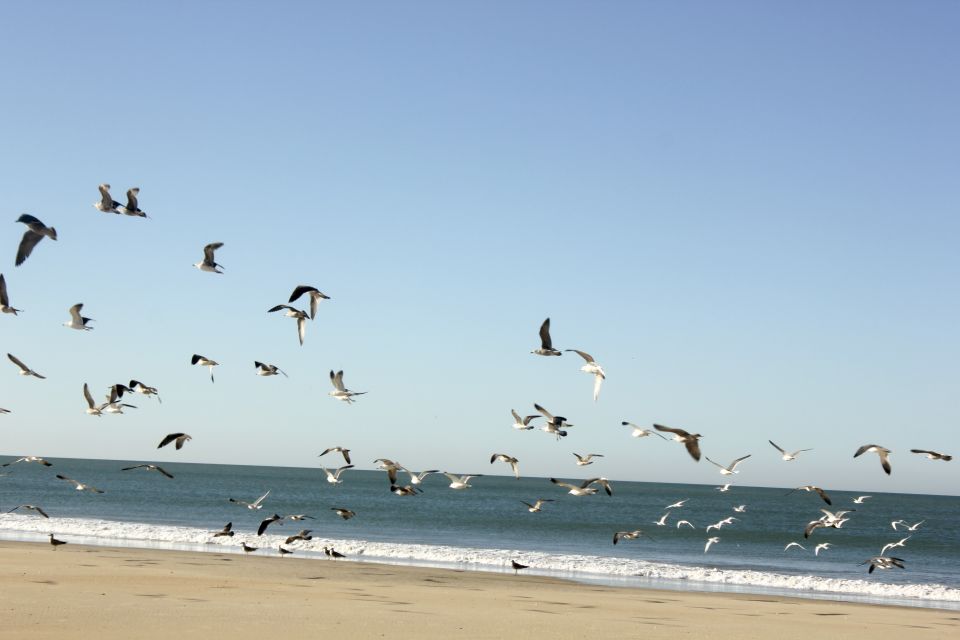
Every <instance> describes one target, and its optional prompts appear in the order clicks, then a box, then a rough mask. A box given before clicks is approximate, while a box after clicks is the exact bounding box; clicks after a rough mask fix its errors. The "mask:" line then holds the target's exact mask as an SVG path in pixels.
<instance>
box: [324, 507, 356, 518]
mask: <svg viewBox="0 0 960 640" xmlns="http://www.w3.org/2000/svg"><path fill="white" fill-rule="evenodd" d="M330 510H331V511H335V512H336V514H337V515H338V516H340V517H341V518H343V519H344V520H349V519H350V518H352V517H353V516H355V515H357V512H356V511H351V510H350V509H345V508H344V507H330Z"/></svg>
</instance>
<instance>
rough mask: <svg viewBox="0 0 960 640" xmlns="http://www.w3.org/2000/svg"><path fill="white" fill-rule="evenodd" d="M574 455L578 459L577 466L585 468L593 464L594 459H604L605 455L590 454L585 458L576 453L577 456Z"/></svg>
mask: <svg viewBox="0 0 960 640" xmlns="http://www.w3.org/2000/svg"><path fill="white" fill-rule="evenodd" d="M573 455H575V456H576V457H577V466H578V467H585V466H587V465H588V464H593V459H594V458H602V457H603V454H602V453H588V454H587V455H585V456H582V455H580V454H579V453H575V454H573Z"/></svg>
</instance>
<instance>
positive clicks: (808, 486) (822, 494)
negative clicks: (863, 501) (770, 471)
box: [785, 484, 859, 506]
mask: <svg viewBox="0 0 960 640" xmlns="http://www.w3.org/2000/svg"><path fill="white" fill-rule="evenodd" d="M794 491H806V492H807V493H810V492H811V491H812V492H813V493H816V494H817V495H818V496H820V499H821V500H823V501H824V502H826V503H827V504H829V505H831V506H832V505H833V502H831V501H830V496H828V495H827V492H826V491H824V490H823V489H821V488H820V487H815V486H813V485H812V484H805V485H803V486H802V487H797V488H796V489H791V490H790V491H788V492H787V493H786V494H785V495H790V494H791V493H793V492H794ZM858 504H859V503H858Z"/></svg>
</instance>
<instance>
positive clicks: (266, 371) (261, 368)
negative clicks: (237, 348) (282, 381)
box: [253, 360, 290, 378]
mask: <svg viewBox="0 0 960 640" xmlns="http://www.w3.org/2000/svg"><path fill="white" fill-rule="evenodd" d="M253 366H254V367H256V369H257V375H258V376H275V375H277V374H278V373H282V374H283V377H284V378H289V377H290V376H288V375H287V374H286V372H285V371H283V370H282V369H280V368H279V367H277V365H275V364H265V363H263V362H258V361H256V360H254V361H253Z"/></svg>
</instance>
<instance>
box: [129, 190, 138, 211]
mask: <svg viewBox="0 0 960 640" xmlns="http://www.w3.org/2000/svg"><path fill="white" fill-rule="evenodd" d="M138 193H140V189H138V188H137V187H134V188H133V189H127V207H126V209H127V212H129V213H135V212H136V211H137V194H138Z"/></svg>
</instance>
